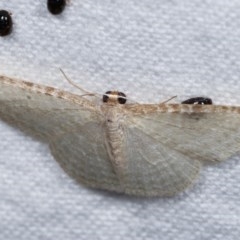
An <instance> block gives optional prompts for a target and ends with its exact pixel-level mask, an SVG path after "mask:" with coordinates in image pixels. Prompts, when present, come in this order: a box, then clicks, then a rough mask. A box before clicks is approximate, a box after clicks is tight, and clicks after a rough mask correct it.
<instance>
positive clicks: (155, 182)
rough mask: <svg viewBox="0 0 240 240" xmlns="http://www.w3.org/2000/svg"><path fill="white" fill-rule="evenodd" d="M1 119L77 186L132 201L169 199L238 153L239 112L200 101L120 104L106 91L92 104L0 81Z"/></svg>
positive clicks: (122, 99)
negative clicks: (206, 168)
mask: <svg viewBox="0 0 240 240" xmlns="http://www.w3.org/2000/svg"><path fill="white" fill-rule="evenodd" d="M195 100H196V99H195ZM195 100H191V101H190V102H191V103H198V101H195ZM0 118H1V119H2V120H4V121H6V122H8V123H9V124H13V125H14V126H17V127H19V128H20V129H22V130H23V131H25V132H27V133H28V134H31V135H32V136H34V137H37V138H39V139H40V140H42V141H45V142H47V143H48V144H49V147H50V150H51V153H52V155H53V156H54V158H55V159H56V160H57V161H58V162H59V164H60V165H61V166H62V167H63V169H64V170H65V171H66V172H67V173H68V174H69V175H70V176H71V177H73V178H74V179H76V180H77V181H79V182H81V183H83V184H84V185H86V186H88V187H93V188H100V189H105V190H110V191H115V192H119V193H126V194H129V195H135V196H173V195H175V194H177V193H179V192H181V191H184V190H185V189H186V188H187V187H188V186H190V185H191V184H193V183H194V181H195V179H196V178H197V177H198V174H199V172H200V169H201V165H202V163H203V162H205V161H209V162H221V161H223V160H226V159H227V158H229V157H230V156H232V155H233V154H235V153H237V152H238V151H239V150H240V127H239V126H240V107H237V106H217V105H207V104H202V103H201V101H200V104H173V103H172V104H170V103H160V104H137V103H126V96H125V95H124V94H122V93H119V92H114V91H113V92H107V93H106V94H104V95H103V99H102V101H101V103H100V102H99V103H96V102H95V101H92V100H91V99H89V97H88V98H87V97H86V96H80V95H76V94H72V93H70V92H67V91H62V90H58V89H55V88H53V87H48V86H43V85H39V84H35V83H31V82H26V81H22V80H17V79H13V78H9V77H6V76H0Z"/></svg>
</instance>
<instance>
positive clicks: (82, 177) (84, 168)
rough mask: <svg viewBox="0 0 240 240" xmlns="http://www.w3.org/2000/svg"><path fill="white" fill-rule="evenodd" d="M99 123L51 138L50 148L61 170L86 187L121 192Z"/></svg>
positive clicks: (87, 124)
mask: <svg viewBox="0 0 240 240" xmlns="http://www.w3.org/2000/svg"><path fill="white" fill-rule="evenodd" d="M103 130H104V129H103V128H102V125H101V124H100V123H97V122H89V123H86V124H85V125H84V128H81V129H72V131H71V132H66V133H64V134H63V135H62V136H60V135H59V136H57V137H56V138H55V139H52V141H51V143H50V149H51V152H52V154H53V156H54V157H55V158H56V159H57V160H58V162H59V163H60V164H61V165H62V166H63V168H64V170H66V171H67V172H68V174H69V175H70V176H71V177H73V178H74V179H75V180H77V181H79V182H80V183H83V184H85V185H86V186H89V187H94V188H101V189H107V190H112V191H116V192H123V189H122V188H121V186H120V184H119V179H118V178H117V175H116V174H115V172H114V170H113V167H112V163H111V161H110V158H109V155H108V152H107V151H106V147H105V132H104V131H103Z"/></svg>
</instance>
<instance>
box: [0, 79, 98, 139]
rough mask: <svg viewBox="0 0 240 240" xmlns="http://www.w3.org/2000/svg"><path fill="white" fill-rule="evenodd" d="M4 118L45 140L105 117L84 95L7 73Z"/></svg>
mask: <svg viewBox="0 0 240 240" xmlns="http://www.w3.org/2000/svg"><path fill="white" fill-rule="evenodd" d="M0 118H1V119H3V120H5V121H6V122H8V123H10V124H14V126H18V127H20V128H21V129H22V130H24V131H26V132H29V133H30V134H32V135H34V136H37V137H40V138H42V139H43V140H48V139H49V138H51V137H52V136H55V135H61V134H63V133H65V132H67V131H70V130H71V129H72V127H73V126H74V127H75V128H78V127H79V128H83V126H84V124H85V123H88V122H89V121H100V120H101V119H100V114H99V110H97V108H96V107H95V108H94V106H93V105H91V102H90V101H88V100H87V99H84V98H83V97H80V96H78V95H73V94H71V93H68V92H63V91H60V90H57V89H54V88H50V87H45V86H42V85H37V84H33V83H27V82H23V81H20V80H14V79H10V78H7V77H3V76H0Z"/></svg>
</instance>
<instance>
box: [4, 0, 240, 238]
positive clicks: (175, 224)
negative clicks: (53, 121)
mask: <svg viewBox="0 0 240 240" xmlns="http://www.w3.org/2000/svg"><path fill="white" fill-rule="evenodd" d="M0 9H6V10H9V11H10V12H11V13H12V18H13V21H14V26H13V32H12V34H11V35H9V36H8V37H4V38H0V74H4V75H8V76H11V77H18V78H22V79H25V80H29V81H32V82H40V83H44V84H47V85H50V86H55V87H61V88H66V89H71V90H72V91H75V92H76V91H78V90H76V89H74V88H73V87H72V86H69V84H68V83H67V82H66V80H65V79H64V78H63V77H62V75H61V74H60V72H59V70H58V68H59V67H61V68H63V69H64V71H65V72H66V73H67V75H68V76H69V77H70V78H71V79H72V80H73V81H74V82H76V83H79V84H80V85H81V86H82V87H84V88H86V89H88V90H89V91H93V92H98V93H102V92H105V91H106V90H111V89H118V90H121V91H123V92H125V93H126V94H127V95H128V96H129V97H130V98H131V99H133V100H135V101H138V102H149V103H153V102H155V103H156V102H160V101H162V100H166V99H167V98H169V97H171V96H174V95H178V99H177V100H176V101H180V100H182V99H184V98H186V97H190V96H200V95H204V96H209V97H212V98H213V100H214V102H215V103H217V104H226V105H231V104H236V105H240V94H239V90H240V1H239V0H231V1H228V0H218V1H216V0H205V1H202V0H181V1H176V0H140V1H139V0H138V1H137V0H71V2H70V4H69V5H68V6H67V7H66V9H65V11H64V12H63V14H62V15H60V16H53V15H51V14H50V13H49V12H48V10H47V8H46V1H45V0H35V1H31V0H18V1H16V0H6V1H5V0H0ZM209 147H211V146H209ZM239 203H240V161H239V158H238V157H235V158H232V159H229V160H228V161H226V162H224V163H221V164H219V165H215V166H208V167H205V169H204V171H203V172H202V174H201V177H200V179H199V181H198V183H197V184H196V185H195V187H194V188H192V189H190V190H189V191H187V192H185V193H183V194H180V195H179V196H176V197H174V198H170V199H159V198H153V199H141V198H133V197H127V196H122V195H117V194H113V193H108V192H104V191H98V190H90V189H86V188H85V187H83V186H81V185H78V184H76V183H75V182H74V181H73V180H72V179H70V178H69V176H68V175H66V173H65V172H64V171H63V170H62V169H61V168H60V167H59V166H58V164H57V162H56V161H55V160H54V159H53V157H52V156H51V155H50V152H49V150H48V147H47V146H45V145H43V144H42V143H39V142H37V141H34V140H33V139H31V138H30V137H28V136H26V135H24V134H23V133H21V132H20V131H18V130H17V129H14V128H12V127H9V126H7V125H6V124H5V123H2V122H0V239H1V240H2V239H3V240H6V239H10V240H11V239H18V240H25V239H60V240H66V239H68V240H69V239H81V240H85V239H113V240H115V239H169V240H170V239H188V240H191V239H193V240H194V239H224V240H235V239H238V238H239V236H240V227H239V226H240V204H239Z"/></svg>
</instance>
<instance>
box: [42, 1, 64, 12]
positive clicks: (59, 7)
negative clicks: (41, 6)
mask: <svg viewBox="0 0 240 240" xmlns="http://www.w3.org/2000/svg"><path fill="white" fill-rule="evenodd" d="M65 5H66V0H48V1H47V7H48V10H49V12H50V13H52V14H60V13H61V12H62V11H63V10H64V8H65Z"/></svg>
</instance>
